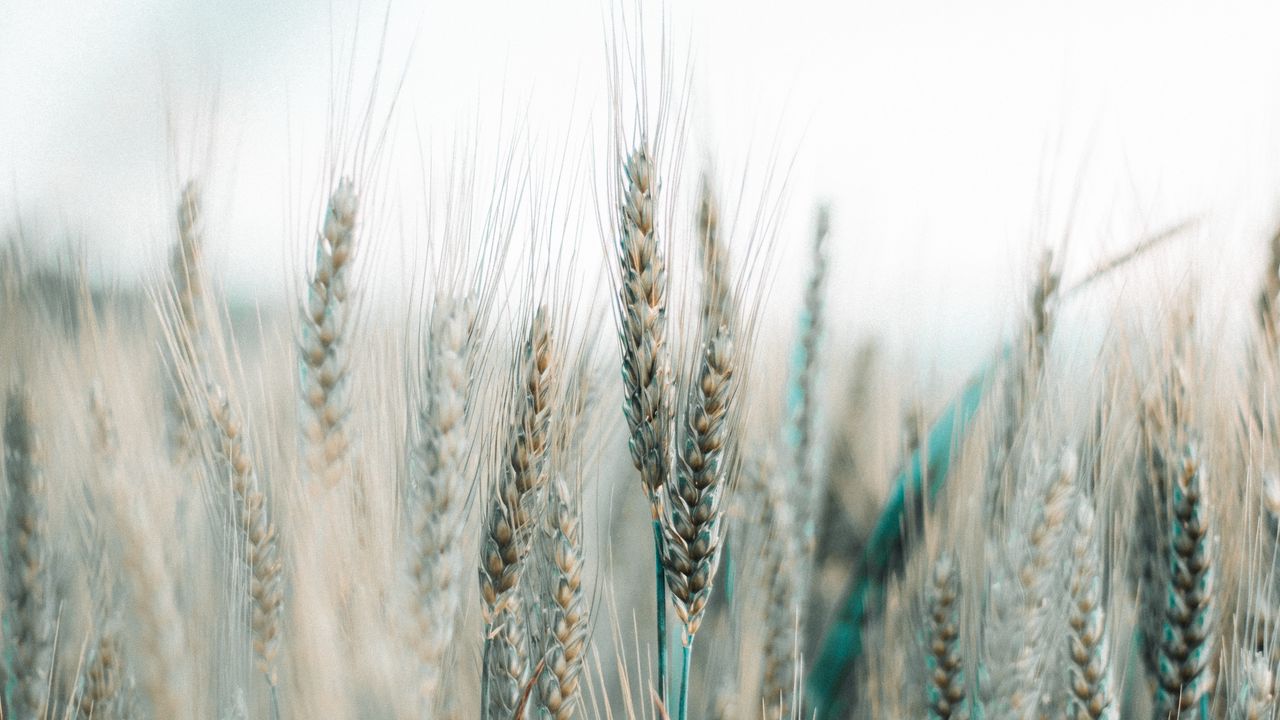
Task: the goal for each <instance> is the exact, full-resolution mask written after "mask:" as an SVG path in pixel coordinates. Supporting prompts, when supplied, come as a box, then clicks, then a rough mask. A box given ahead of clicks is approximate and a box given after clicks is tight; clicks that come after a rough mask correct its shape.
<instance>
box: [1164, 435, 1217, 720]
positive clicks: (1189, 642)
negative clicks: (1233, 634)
mask: <svg viewBox="0 0 1280 720" xmlns="http://www.w3.org/2000/svg"><path fill="white" fill-rule="evenodd" d="M1171 471H1172V472H1171V477H1170V480H1171V481H1172V482H1171V484H1170V488H1169V499H1170V505H1169V509H1170V516H1169V519H1168V530H1167V532H1168V534H1167V536H1166V538H1167V539H1166V546H1165V547H1166V548H1167V550H1166V553H1165V557H1166V558H1167V562H1168V567H1169V572H1168V576H1167V584H1166V585H1165V586H1164V592H1165V605H1164V611H1163V615H1162V623H1163V625H1162V628H1161V634H1160V637H1159V641H1158V643H1156V644H1155V645H1156V652H1157V653H1158V655H1157V658H1156V661H1157V662H1156V669H1157V680H1158V682H1159V687H1158V688H1157V690H1156V704H1157V707H1158V709H1159V711H1160V712H1164V713H1174V712H1177V713H1179V717H1181V718H1198V719H1204V718H1207V717H1208V709H1209V705H1210V702H1211V699H1212V698H1211V694H1212V692H1213V688H1214V669H1213V662H1214V655H1215V653H1216V650H1217V648H1216V642H1215V640H1216V632H1217V610H1216V593H1217V589H1216V583H1215V578H1216V575H1217V572H1216V569H1215V567H1214V565H1215V558H1214V555H1215V554H1216V544H1217V543H1216V539H1215V538H1214V536H1213V523H1212V511H1211V508H1210V507H1209V497H1208V495H1207V492H1206V489H1207V486H1206V482H1205V467H1204V464H1203V461H1202V460H1201V459H1200V456H1199V453H1198V451H1197V448H1196V445H1195V442H1194V440H1193V441H1190V442H1189V443H1188V444H1187V446H1186V447H1185V448H1184V449H1183V452H1182V457H1181V458H1180V459H1179V463H1178V464H1177V465H1176V466H1175V467H1173V468H1171Z"/></svg>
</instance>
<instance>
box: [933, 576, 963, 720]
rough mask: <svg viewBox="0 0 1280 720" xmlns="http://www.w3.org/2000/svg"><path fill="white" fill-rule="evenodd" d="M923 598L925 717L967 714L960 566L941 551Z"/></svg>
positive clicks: (945, 719) (947, 718)
mask: <svg viewBox="0 0 1280 720" xmlns="http://www.w3.org/2000/svg"><path fill="white" fill-rule="evenodd" d="M926 601H927V603H928V613H927V616H926V621H927V625H926V627H927V628H928V638H927V641H928V649H929V656H928V667H929V681H930V685H929V688H928V692H927V700H928V706H929V717H930V718H939V720H949V719H950V718H962V717H967V713H966V710H965V707H964V705H965V684H964V674H963V670H964V662H963V657H962V656H961V654H960V569H959V568H958V567H957V566H956V565H955V563H954V562H953V561H952V560H951V556H950V555H949V554H947V553H945V552H944V553H942V554H941V555H940V556H939V557H938V560H937V562H936V563H935V564H934V568H933V578H932V582H931V584H930V586H929V592H928V594H927V597H926Z"/></svg>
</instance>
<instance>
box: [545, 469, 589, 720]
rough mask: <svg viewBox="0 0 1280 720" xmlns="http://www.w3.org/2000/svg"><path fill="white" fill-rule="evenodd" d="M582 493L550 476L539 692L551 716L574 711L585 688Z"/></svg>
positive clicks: (563, 716)
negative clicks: (545, 610) (545, 616)
mask: <svg viewBox="0 0 1280 720" xmlns="http://www.w3.org/2000/svg"><path fill="white" fill-rule="evenodd" d="M581 502H582V500H581V498H580V497H578V495H577V493H575V492H574V491H573V489H572V488H571V486H570V484H569V483H568V482H567V481H566V480H565V478H564V477H557V478H554V479H552V480H551V482H550V486H549V493H548V496H547V509H546V526H547V538H546V542H547V544H548V552H549V554H550V561H551V562H550V565H551V567H550V573H549V574H550V578H549V589H550V596H549V597H548V598H547V599H546V602H547V605H549V618H548V620H547V627H546V630H545V632H546V638H545V639H544V640H545V645H546V648H545V650H543V658H544V660H545V661H546V664H545V666H544V669H543V671H542V674H541V675H540V676H539V678H538V693H539V696H540V698H541V702H542V707H543V708H544V709H545V711H546V713H547V715H548V716H549V717H552V718H555V719H556V720H567V719H568V718H571V717H573V714H574V711H575V710H576V708H577V703H578V697H579V695H580V694H581V675H582V663H583V659H584V656H585V654H586V649H587V601H586V595H585V594H584V592H583V588H582V511H581Z"/></svg>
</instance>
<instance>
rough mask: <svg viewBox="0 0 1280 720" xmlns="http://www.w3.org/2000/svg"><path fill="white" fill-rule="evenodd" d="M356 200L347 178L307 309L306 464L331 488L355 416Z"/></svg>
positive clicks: (321, 245)
mask: <svg viewBox="0 0 1280 720" xmlns="http://www.w3.org/2000/svg"><path fill="white" fill-rule="evenodd" d="M356 208H357V198H356V193H355V186H354V185H353V184H352V182H351V180H349V179H345V178H344V179H343V180H340V181H339V182H338V187H337V188H336V189H335V190H334V191H333V195H332V196H330V198H329V207H328V210H326V212H325V216H324V224H323V226H322V228H321V231H320V235H319V237H318V238H317V242H316V260H315V272H314V275H312V277H311V285H310V287H309V288H308V291H307V301H306V305H305V306H304V308H303V313H302V318H303V329H302V345H301V348H300V355H301V359H302V400H303V404H304V406H305V407H306V412H307V414H308V417H307V418H306V420H305V421H304V424H303V435H304V439H305V440H306V446H307V451H306V452H307V466H308V468H309V470H310V471H311V474H312V477H313V478H316V479H319V480H320V481H321V482H322V483H323V484H324V485H325V486H326V487H330V488H332V487H333V486H335V485H336V484H337V483H338V481H339V480H341V479H342V477H343V475H344V474H345V473H346V453H347V446H348V442H349V440H348V437H347V433H346V430H345V427H344V423H345V421H346V419H347V415H348V414H350V412H351V407H350V401H349V399H348V397H347V372H348V357H347V351H346V348H345V343H346V340H347V338H346V335H347V333H348V331H349V328H348V327H347V325H348V323H349V321H350V317H349V314H348V313H349V303H348V277H349V276H350V274H351V272H350V270H351V258H352V252H353V250H354V244H355V223H356Z"/></svg>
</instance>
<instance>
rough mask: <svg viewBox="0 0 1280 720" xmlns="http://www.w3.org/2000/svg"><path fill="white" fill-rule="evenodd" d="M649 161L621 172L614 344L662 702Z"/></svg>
mask: <svg viewBox="0 0 1280 720" xmlns="http://www.w3.org/2000/svg"><path fill="white" fill-rule="evenodd" d="M655 180H656V178H655V177H654V168H653V161H652V159H651V158H650V157H649V151H648V148H647V147H646V146H645V145H643V144H642V145H641V146H640V147H639V148H637V149H636V150H635V151H634V152H633V153H631V156H630V157H629V158H628V159H627V162H626V164H625V165H624V166H623V169H622V196H621V197H622V199H621V207H620V208H619V215H620V226H619V228H618V256H619V260H620V263H621V273H622V277H621V283H620V285H619V287H618V305H617V318H618V338H619V340H620V342H621V345H622V385H623V404H622V413H623V415H624V416H625V417H626V419H627V427H628V429H629V430H630V438H629V440H628V443H627V446H628V448H629V449H630V451H631V461H632V463H634V464H635V467H636V469H637V470H639V471H640V480H641V482H642V483H643V485H644V489H645V492H646V493H647V495H648V497H649V506H650V519H651V520H652V524H653V554H654V576H655V577H654V593H655V604H656V611H657V640H658V683H657V684H658V699H659V701H660V702H661V703H662V704H663V705H664V706H665V705H666V702H667V623H666V613H667V609H666V608H667V599H666V589H665V587H664V579H663V571H662V554H663V553H662V531H661V527H660V525H661V516H662V493H661V490H662V486H663V485H664V484H665V483H666V481H667V475H668V474H669V472H670V463H671V445H670V426H671V418H672V415H671V406H672V405H673V389H672V383H671V361H670V355H669V353H670V351H669V349H668V347H667V343H666V332H667V265H666V260H665V259H664V257H663V254H662V248H661V247H660V246H659V245H658V235H657V232H656V228H655V227H654V192H655V188H654V183H655Z"/></svg>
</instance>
